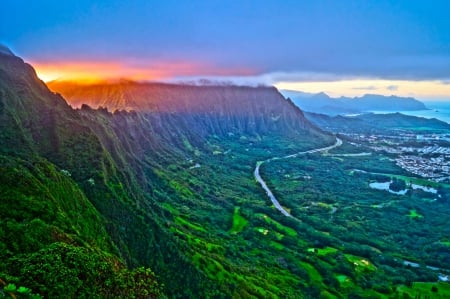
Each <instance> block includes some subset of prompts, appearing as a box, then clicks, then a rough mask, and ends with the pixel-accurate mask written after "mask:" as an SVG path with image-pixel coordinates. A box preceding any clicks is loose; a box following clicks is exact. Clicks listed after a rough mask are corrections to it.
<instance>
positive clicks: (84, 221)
mask: <svg viewBox="0 0 450 299" xmlns="http://www.w3.org/2000/svg"><path fill="white" fill-rule="evenodd" d="M119 87H120V90H121V91H123V90H135V92H137V94H138V95H141V96H142V97H144V96H145V97H147V96H148V94H152V93H151V92H150V91H152V92H154V93H156V94H158V97H157V98H150V99H147V98H142V99H141V100H139V97H136V98H132V100H130V101H129V102H126V101H125V104H123V103H124V102H123V100H124V98H123V95H124V94H123V93H122V94H120V96H119V95H118V93H116V92H115V91H116V88H117V86H106V87H104V86H103V87H98V86H97V87H95V88H94V89H95V90H94V91H95V92H98V91H97V89H99V90H100V91H105V90H107V93H106V94H107V95H110V96H106V95H105V94H101V96H99V97H98V98H99V99H101V100H102V101H101V102H100V104H105V105H108V99H109V100H111V101H112V103H114V105H118V104H117V103H119V106H114V108H117V109H118V110H116V111H115V112H113V113H112V112H110V111H108V110H107V109H105V108H98V109H93V108H90V107H89V106H87V105H83V106H80V108H79V109H72V108H71V107H70V106H69V105H68V104H67V103H66V102H65V100H64V99H63V98H62V97H61V96H60V95H58V94H55V93H53V92H51V91H50V90H49V89H48V88H47V87H46V86H45V85H44V84H43V83H42V82H41V81H39V80H38V78H37V77H36V75H35V73H34V71H33V70H32V69H31V67H30V66H28V65H26V64H24V63H23V61H22V60H21V59H19V58H17V57H14V56H10V55H3V54H0V140H1V146H0V213H1V217H0V240H1V242H0V246H1V248H0V257H1V258H2V261H3V263H2V264H1V266H0V279H1V280H0V283H1V284H2V285H3V286H2V288H3V289H2V291H1V292H0V296H4V297H6V298H8V297H13V296H16V297H18V298H22V297H24V298H26V297H30V298H33V297H37V295H31V293H33V294H39V295H42V296H44V297H46V298H47V297H48V298H55V297H61V296H64V297H67V298H75V297H81V298H117V297H119V298H120V297H122V298H149V297H154V298H164V297H168V298H410V297H411V298H414V297H415V296H416V295H417V294H419V292H422V293H420V294H428V291H426V289H427V288H429V291H430V292H429V293H430V295H429V296H433V294H435V293H436V292H438V293H439V294H444V295H443V296H445V294H447V293H448V292H449V290H448V287H447V286H446V285H444V284H443V283H435V282H436V281H437V279H438V275H439V273H441V272H442V273H448V272H446V271H447V270H448V269H441V270H436V269H430V268H426V267H419V266H417V267H416V266H415V263H418V264H421V265H422V264H424V265H425V264H426V265H428V266H432V267H438V268H445V267H444V266H443V265H446V264H447V265H448V264H450V260H449V259H450V247H449V244H450V243H449V241H450V239H449V238H450V236H449V235H448V234H446V225H447V223H448V222H449V220H450V219H448V218H449V217H450V216H449V215H450V213H449V212H450V211H449V206H448V189H449V186H448V185H447V184H443V183H436V184H437V185H435V186H436V187H439V195H442V196H441V197H440V198H438V199H437V200H434V199H435V198H434V197H433V196H430V195H429V194H427V193H426V192H421V191H420V190H410V191H409V192H408V193H407V194H406V195H396V194H391V193H389V192H386V191H381V190H375V189H371V188H370V186H369V183H371V182H376V181H379V180H385V179H386V177H388V179H389V176H396V177H395V178H396V179H397V178H399V179H404V180H406V179H407V178H406V177H410V176H411V175H410V174H409V173H407V172H406V171H405V170H403V169H401V168H399V167H398V166H397V165H396V164H395V163H393V162H392V161H391V160H390V156H389V155H387V154H385V153H375V152H374V151H372V150H370V149H367V148H361V147H358V146H355V145H353V144H352V143H353V142H352V141H351V140H349V139H345V140H344V144H343V145H342V146H340V147H337V148H335V149H333V150H331V151H329V152H325V153H311V154H305V155H299V156H297V157H294V158H289V159H279V160H273V161H270V162H268V163H264V164H263V165H262V168H261V175H262V177H263V178H264V179H265V181H266V182H267V184H268V186H269V188H270V189H271V190H272V191H273V193H274V195H275V196H276V197H277V198H278V200H279V201H280V203H281V204H282V206H283V207H284V208H285V209H286V210H287V211H289V213H290V214H291V215H292V216H293V217H286V216H284V215H282V214H281V213H280V212H279V211H278V210H277V209H275V208H274V206H273V205H272V203H271V202H270V200H269V198H268V197H267V195H266V193H265V192H264V190H263V189H262V188H261V187H260V185H259V184H258V183H257V182H256V181H255V178H254V176H253V172H254V169H255V166H256V164H257V162H258V161H263V160H266V159H270V158H273V157H282V156H286V155H291V154H295V153H298V152H302V151H307V150H312V149H316V148H321V147H325V146H329V145H332V144H334V143H335V137H334V136H332V135H331V134H329V133H325V132H324V131H321V130H320V129H318V128H317V127H316V126H315V125H312V124H311V123H310V122H309V121H307V120H306V119H305V117H304V115H303V113H302V111H300V110H299V109H298V108H296V107H295V106H294V105H293V104H292V103H291V102H289V101H287V100H285V99H284V98H283V97H282V96H281V95H280V94H279V93H278V91H276V89H274V88H266V87H260V88H250V87H233V86H225V87H224V86H220V87H216V88H214V87H211V86H209V87H208V88H201V87H189V86H171V85H164V84H162V85H160V84H156V85H152V84H150V85H145V84H135V83H129V82H128V83H126V84H125V85H123V84H122V85H120V86H119ZM79 88H80V90H79V91H78V90H77V92H76V94H75V96H76V97H77V98H76V100H77V101H78V100H79V99H80V97H81V96H83V95H84V96H86V97H90V98H92V97H94V98H95V96H96V93H94V91H92V90H90V89H89V87H86V90H82V87H79ZM127 88H130V89H127ZM149 90H150V91H149ZM155 90H156V91H157V92H156V91H155ZM174 90H176V91H174ZM78 92H80V93H81V95H80V94H79V93H78ZM130 93H131V92H130ZM132 94H135V93H132ZM177 94H182V95H183V96H181V100H179V101H180V102H177V96H176V95H177ZM67 96H68V98H67V100H68V101H69V102H70V95H67ZM116 97H117V98H116ZM165 97H167V98H168V99H170V100H168V101H167V102H164V101H163V100H164V98H165ZM216 98H217V99H218V100H217V102H214V101H213V100H214V99H216ZM129 99H130V98H128V100H129ZM191 99H195V102H194V103H195V104H192V102H190V100H191ZM144 100H147V101H144ZM121 101H122V102H121ZM139 101H141V102H139ZM193 101H194V100H193ZM236 101H238V102H239V103H240V104H242V105H241V106H239V107H237V105H236ZM120 103H122V104H123V105H125V106H126V107H122V108H124V109H125V108H130V107H131V108H133V109H127V110H128V111H124V110H120V108H121V106H120ZM190 103H191V104H190ZM97 104H99V103H97ZM178 104H179V105H178ZM133 105H135V106H133ZM366 151H369V152H368V154H367V155H366V154H364V155H358V154H360V153H361V152H366ZM352 154H356V155H352ZM380 177H381V178H380ZM405 262H406V263H405ZM408 262H410V264H408ZM419 282H422V283H419ZM12 284H14V287H13V286H12ZM20 287H22V289H21V288H20ZM25 288H26V289H25ZM435 290H437V291H435ZM446 292H447V293H446ZM408 296H409V297H408ZM431 298H433V297H431ZM436 298H438V297H436Z"/></svg>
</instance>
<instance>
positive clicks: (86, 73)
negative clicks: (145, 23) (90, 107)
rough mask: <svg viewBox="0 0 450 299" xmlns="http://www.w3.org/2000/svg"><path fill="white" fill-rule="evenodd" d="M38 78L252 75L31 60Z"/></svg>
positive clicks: (204, 68) (178, 65)
mask: <svg viewBox="0 0 450 299" xmlns="http://www.w3.org/2000/svg"><path fill="white" fill-rule="evenodd" d="M31 64H32V65H33V67H34V68H35V70H36V73H37V74H38V76H39V78H41V79H42V80H43V81H44V82H50V81H53V80H76V81H79V82H96V81H101V80H111V79H118V78H126V79H130V80H148V81H160V80H166V79H172V78H175V77H177V76H196V75H212V76H227V75H230V74H233V75H234V74H238V75H242V76H246V75H251V74H254V73H255V72H254V71H253V70H250V69H226V68H225V69H224V68H218V67H215V66H210V65H207V64H201V63H194V62H158V63H147V64H146V63H145V62H144V63H142V64H141V65H139V64H138V63H121V62H94V61H77V62H39V61H38V62H31Z"/></svg>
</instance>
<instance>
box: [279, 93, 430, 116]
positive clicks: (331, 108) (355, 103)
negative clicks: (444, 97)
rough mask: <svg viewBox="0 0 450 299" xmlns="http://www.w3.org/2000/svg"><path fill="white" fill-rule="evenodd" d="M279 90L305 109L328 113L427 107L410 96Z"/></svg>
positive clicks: (423, 108) (421, 108)
mask: <svg viewBox="0 0 450 299" xmlns="http://www.w3.org/2000/svg"><path fill="white" fill-rule="evenodd" d="M281 92H282V93H283V94H284V95H285V96H287V97H290V98H292V100H293V102H294V103H295V104H296V105H297V106H299V107H300V108H302V109H304V110H305V111H308V112H315V113H324V114H329V115H337V114H351V113H362V112H368V111H393V112H396V111H402V110H403V111H406V110H425V109H427V107H426V106H425V104H424V103H422V102H420V101H419V100H417V99H415V98H412V97H398V96H394V95H390V96H383V95H378V94H365V95H363V96H360V97H344V96H341V97H338V98H332V97H330V96H328V95H327V94H326V93H324V92H320V93H317V94H309V93H304V92H297V91H291V90H282V91H281Z"/></svg>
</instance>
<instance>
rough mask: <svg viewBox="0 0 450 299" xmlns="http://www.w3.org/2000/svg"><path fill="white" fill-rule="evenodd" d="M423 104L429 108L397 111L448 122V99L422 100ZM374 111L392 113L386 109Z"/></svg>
mask: <svg viewBox="0 0 450 299" xmlns="http://www.w3.org/2000/svg"><path fill="white" fill-rule="evenodd" d="M423 103H424V104H425V106H427V108H429V110H417V111H398V112H400V113H402V114H406V115H412V116H419V117H425V118H437V119H439V120H442V121H445V122H447V123H449V124H450V101H445V102H443V101H442V102H426V101H423ZM373 112H374V113H383V114H385V113H392V112H386V111H383V112H381V111H373Z"/></svg>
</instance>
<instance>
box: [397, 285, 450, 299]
mask: <svg viewBox="0 0 450 299" xmlns="http://www.w3.org/2000/svg"><path fill="white" fill-rule="evenodd" d="M397 292H398V293H399V294H400V295H402V296H404V294H408V295H409V298H418V296H420V298H430V299H438V298H439V299H441V298H450V284H448V283H436V282H414V283H412V286H410V287H407V286H400V287H398V288H397ZM403 298H405V297H403Z"/></svg>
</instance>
